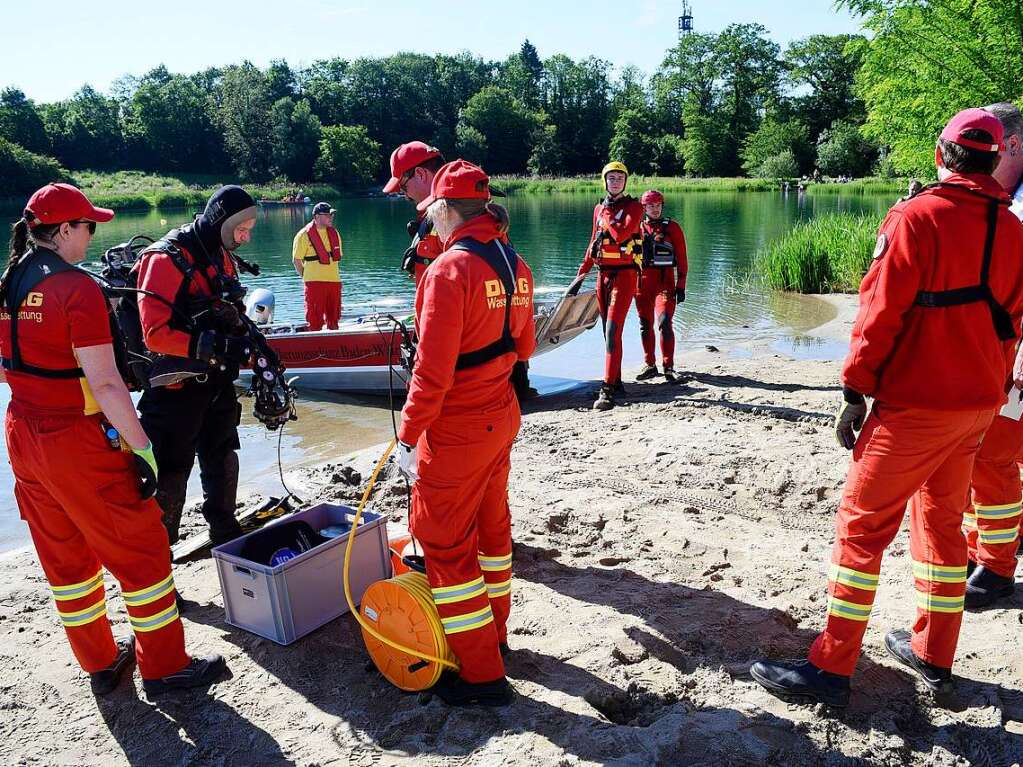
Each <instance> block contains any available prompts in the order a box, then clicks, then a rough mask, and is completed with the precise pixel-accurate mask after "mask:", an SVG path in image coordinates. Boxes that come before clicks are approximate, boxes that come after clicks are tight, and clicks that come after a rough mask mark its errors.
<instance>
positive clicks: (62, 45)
mask: <svg viewBox="0 0 1023 767" xmlns="http://www.w3.org/2000/svg"><path fill="white" fill-rule="evenodd" d="M691 3H692V5H693V16H694V19H695V27H696V29H697V30H698V31H704V32H715V31H719V30H721V29H722V28H723V27H725V26H727V25H728V24H731V23H735V22H750V21H756V22H759V23H761V24H763V25H764V26H765V27H767V29H768V32H769V34H770V35H771V37H772V38H773V39H774V40H775V41H777V42H778V43H780V44H781V45H782V46H784V45H785V44H786V43H787V42H789V41H790V40H794V39H798V38H800V37H805V36H807V35H811V34H818V33H822V34H839V33H842V32H855V31H858V28H859V24H858V22H857V21H856V19H855V18H853V17H852V16H851V15H850V14H849V13H848V12H847V11H844V10H842V11H836V10H835V9H834V7H833V6H832V3H831V0H790V1H789V2H753V0H716V2H711V1H710V0H691ZM45 5H46V15H45V18H40V17H39V15H38V12H37V8H38V6H37V4H35V3H30V2H15V3H9V4H6V7H5V8H4V24H3V28H2V29H0V86H2V87H6V86H8V85H15V86H17V87H19V88H21V89H22V90H23V91H25V93H26V94H27V95H28V96H29V98H32V99H35V100H36V101H40V102H46V101H54V100H57V99H62V98H66V97H67V96H70V95H71V94H72V93H73V92H74V91H75V90H77V89H78V88H79V87H81V85H82V84H83V83H86V82H88V83H90V84H91V85H93V86H94V87H96V88H98V89H100V90H103V91H106V90H107V89H108V88H109V86H110V84H111V82H112V81H113V80H115V79H116V78H118V77H120V76H121V75H124V74H127V73H131V74H141V73H143V72H145V71H147V70H149V69H152V68H153V67H155V66H157V65H158V64H161V63H163V64H166V65H167V68H168V69H170V70H171V71H172V72H194V71H197V70H200V69H204V68H206V67H208V66H219V65H223V64H230V63H236V62H240V61H242V60H243V59H249V60H250V61H252V62H253V63H255V64H257V65H258V66H266V64H267V63H269V61H270V60H271V59H275V58H284V59H287V60H288V62H289V63H291V64H292V65H293V66H298V65H302V64H307V63H309V62H311V61H314V60H316V59H321V58H329V57H332V56H341V57H343V58H355V57H357V56H384V55H387V54H390V53H395V52H397V51H399V50H412V51H417V52H421V53H455V52H458V51H461V50H470V51H472V52H473V53H476V54H479V55H480V56H483V57H484V58H487V59H502V58H504V57H505V56H507V55H508V54H510V53H512V52H514V51H516V50H518V47H519V45H520V44H521V43H522V41H523V39H525V38H527V37H528V38H529V39H530V40H531V41H532V43H533V44H534V45H535V46H536V47H537V49H538V50H539V52H540V56H541V57H547V56H549V55H551V54H554V53H565V54H568V55H569V56H571V57H573V58H582V57H585V56H589V55H596V56H600V57H601V58H605V59H608V60H610V61H611V62H613V63H614V64H615V66H622V65H625V64H635V65H637V66H638V67H640V69H642V70H643V71H644V72H647V73H649V72H652V71H653V70H654V69H656V68H657V66H658V64H659V63H660V61H661V59H662V57H663V54H664V51H665V50H666V49H667V48H668V47H670V46H671V45H672V44H673V42H674V41H675V39H676V34H677V33H676V26H677V17H678V15H679V8H680V7H681V3H680V2H669V1H668V0H635V2H628V1H627V0H621V1H620V2H607V1H606V0H589V1H588V2H582V1H581V0H563V1H562V2H557V1H553V0H547V1H546V2H544V1H541V0H517V2H504V3H499V4H496V3H495V4H492V5H491V4H488V3H484V2H479V1H477V2H422V1H420V2H410V1H409V0H384V1H381V0H344V1H341V0H335V1H334V2H328V0H277V1H276V2H269V0H248V2H246V3H244V4H242V3H237V2H225V1H224V0H204V1H203V2H199V1H198V0H172V1H171V2H157V3H154V2H146V1H145V0H143V1H142V2H139V1H138V0H135V1H134V2H126V1H125V0H110V1H109V2H103V3H101V4H88V3H82V2H69V1H68V0H55V1H54V0H51V2H49V3H46V4H45ZM96 8H102V9H103V11H102V13H97V12H96V10H95V9H96ZM484 8H486V10H481V9H484ZM32 29H36V30H38V33H37V34H26V32H27V31H28V30H32ZM44 52H45V53H44Z"/></svg>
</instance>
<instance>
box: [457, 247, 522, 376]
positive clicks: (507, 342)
mask: <svg viewBox="0 0 1023 767" xmlns="http://www.w3.org/2000/svg"><path fill="white" fill-rule="evenodd" d="M455 248H457V249H459V250H464V251H467V252H469V253H473V254H475V255H477V256H479V257H480V258H482V259H483V260H484V261H486V262H487V265H488V266H490V268H491V269H493V270H494V272H495V273H496V274H497V276H498V278H499V279H500V280H501V284H502V285H503V286H504V294H505V303H504V327H503V328H502V329H501V337H500V338H498V339H497V340H496V341H493V342H491V343H489V344H487V345H486V346H484V347H483V348H481V349H476V350H475V351H471V352H466V353H465V354H459V355H458V360H457V361H456V362H455V370H465V369H466V368H474V367H476V366H477V365H482V364H484V363H486V362H490V360H493V359H497V358H498V357H500V356H501V355H502V354H508V353H509V352H513V351H515V339H514V337H512V334H511V307H512V298H513V297H514V296H515V275H516V274H517V273H518V265H519V256H518V254H517V253H516V252H515V251H514V250H513V249H512V248H511V246H510V245H509V246H503V245H501V243H500V242H499V241H498V240H491V241H490V242H487V243H482V242H480V241H479V240H474V239H472V238H471V237H466V238H465V239H463V240H459V241H458V242H456V243H455Z"/></svg>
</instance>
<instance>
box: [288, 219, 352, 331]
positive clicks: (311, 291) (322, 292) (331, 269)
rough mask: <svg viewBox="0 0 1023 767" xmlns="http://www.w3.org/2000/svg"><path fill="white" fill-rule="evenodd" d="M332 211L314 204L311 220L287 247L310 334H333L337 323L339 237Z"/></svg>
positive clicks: (338, 319) (339, 277)
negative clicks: (300, 287)
mask: <svg viewBox="0 0 1023 767" xmlns="http://www.w3.org/2000/svg"><path fill="white" fill-rule="evenodd" d="M335 212H336V211H335V210H334V208H332V207H330V205H328V204H327V203H325V202H318V203H316V206H315V207H314V208H313V220H312V221H310V222H309V223H308V224H306V225H305V226H304V227H302V228H301V229H300V230H299V231H298V234H296V235H295V240H294V242H293V243H292V247H291V260H292V262H293V263H294V264H295V271H296V272H298V274H299V276H300V277H301V278H302V282H303V283H304V284H303V288H304V290H305V321H306V323H307V324H308V325H309V330H310V331H316V330H322V329H323V326H324V325H326V326H327V329H328V330H337V328H338V325H339V324H340V322H341V292H342V289H343V288H342V284H341V270H340V269H339V263H340V261H341V258H342V256H343V255H344V254H343V253H342V250H341V234H340V233H339V232H338V230H337V229H336V228H335V227H334V213H335Z"/></svg>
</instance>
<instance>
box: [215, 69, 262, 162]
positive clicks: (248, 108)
mask: <svg viewBox="0 0 1023 767" xmlns="http://www.w3.org/2000/svg"><path fill="white" fill-rule="evenodd" d="M218 93H219V103H218V106H217V118H218V120H219V123H220V126H221V130H222V131H223V134H224V146H225V147H226V149H227V154H228V157H230V160H231V164H232V165H233V166H234V168H235V170H236V171H237V173H238V175H239V176H241V177H242V178H243V179H246V180H252V181H263V180H266V179H268V178H270V177H271V175H272V173H271V172H270V165H271V158H272V150H271V144H270V135H271V133H270V101H269V92H268V89H267V86H266V79H265V78H264V77H263V73H262V72H260V71H259V70H258V69H257V68H256V67H254V66H253V65H252V64H250V63H249V62H247V61H246V62H245V63H243V64H241V65H240V66H231V67H228V68H227V69H225V70H224V74H223V77H222V79H221V81H220V88H219V89H218Z"/></svg>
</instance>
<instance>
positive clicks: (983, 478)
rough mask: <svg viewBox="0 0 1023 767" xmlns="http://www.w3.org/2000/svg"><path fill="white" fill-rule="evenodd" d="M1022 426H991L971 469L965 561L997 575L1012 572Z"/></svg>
mask: <svg viewBox="0 0 1023 767" xmlns="http://www.w3.org/2000/svg"><path fill="white" fill-rule="evenodd" d="M1020 455H1023V423H1020V422H1019V421H1014V420H1012V419H1011V418H1005V417H1003V416H997V417H996V418H995V419H994V421H992V422H991V426H990V427H989V428H988V430H987V433H985V435H984V441H983V442H982V443H981V446H980V451H979V452H978V453H977V459H976V461H975V462H974V465H973V477H972V489H973V497H972V503H971V504H970V505H969V507H968V508H967V516H966V517H964V519H963V525H964V527H963V532H964V533H965V534H966V544H967V548H968V552H969V558H970V560H972V561H973V562H976V563H977V564H979V565H983V566H984V567H985V569H987V570H990V571H991V572H993V573H995V574H996V575H1000V576H1002V577H1005V578H1011V577H1013V575H1014V574H1015V572H1016V553H1017V546H1016V542H1017V541H1018V535H1017V534H1014V533H1013V532H1012V530H1013V528H1017V527H1018V526H1019V522H1020V496H1023V486H1021V482H1020V467H1019V464H1018V463H1017V459H1018V458H1019V457H1020Z"/></svg>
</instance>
